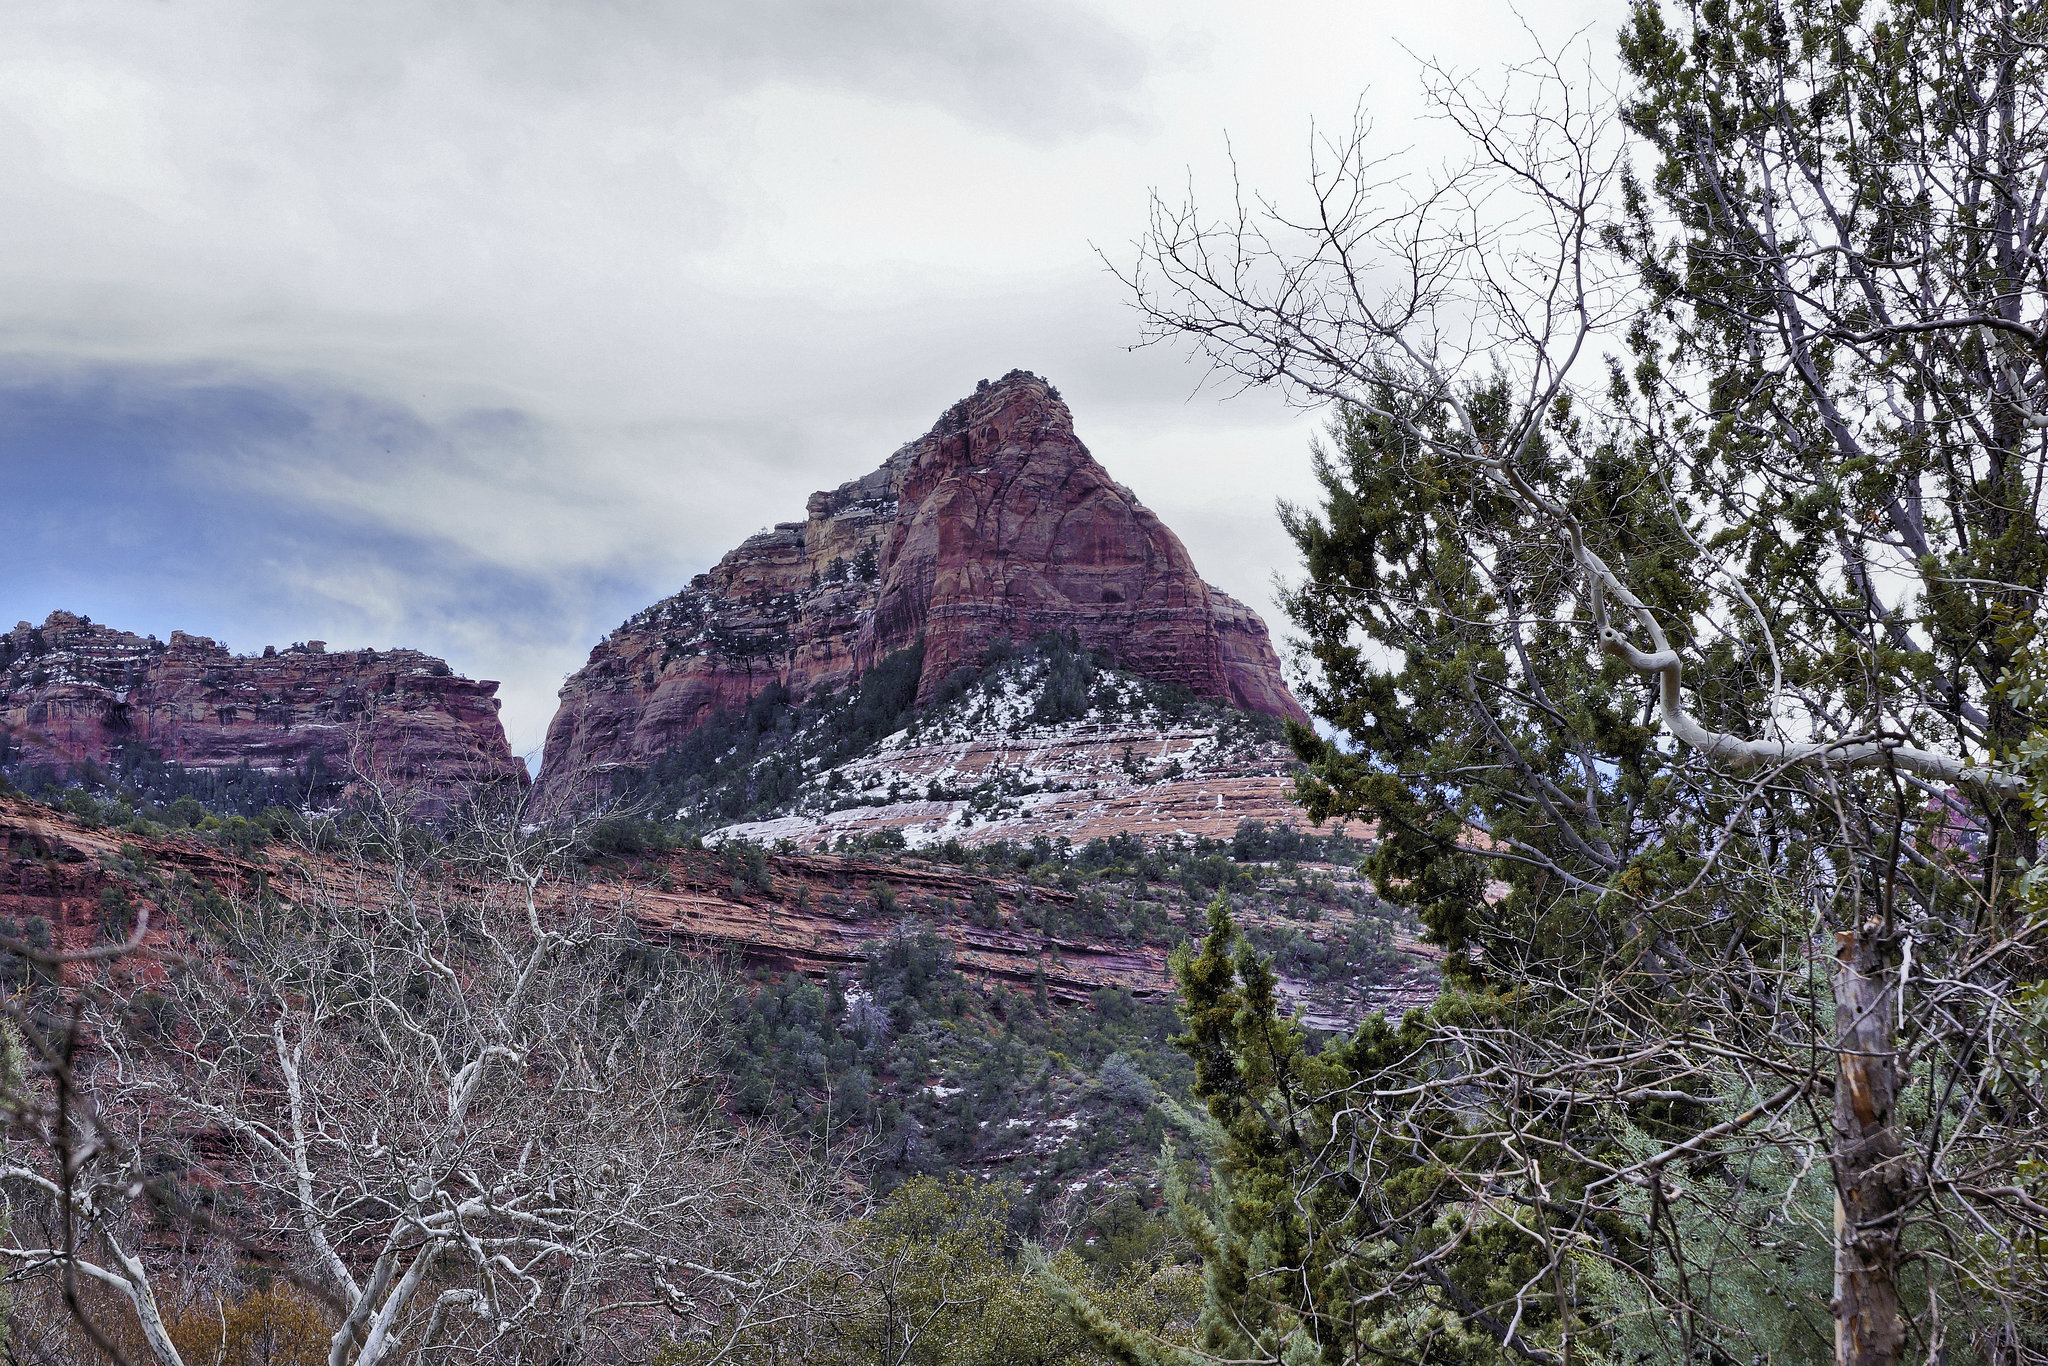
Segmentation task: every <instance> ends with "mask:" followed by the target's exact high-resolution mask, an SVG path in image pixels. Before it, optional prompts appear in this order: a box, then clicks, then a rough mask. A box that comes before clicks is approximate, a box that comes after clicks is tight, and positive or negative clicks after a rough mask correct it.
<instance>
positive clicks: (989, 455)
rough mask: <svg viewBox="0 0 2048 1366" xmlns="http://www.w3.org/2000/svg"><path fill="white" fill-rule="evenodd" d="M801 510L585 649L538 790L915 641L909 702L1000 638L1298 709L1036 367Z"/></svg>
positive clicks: (1258, 707) (1242, 621)
mask: <svg viewBox="0 0 2048 1366" xmlns="http://www.w3.org/2000/svg"><path fill="white" fill-rule="evenodd" d="M806 513H807V518H806V520H805V521H803V522H784V523H781V524H778V525H777V526H776V527H774V528H773V529H772V530H769V531H766V532H762V533H759V534H758V535H755V536H753V537H750V538H748V540H747V541H746V542H745V543H744V544H742V545H741V546H740V547H739V548H738V549H736V550H734V551H733V552H732V553H730V554H728V555H727V556H726V557H725V558H724V559H723V560H721V561H719V563H718V564H717V565H715V566H713V568H712V569H711V570H710V571H709V572H707V573H706V574H703V575H701V576H699V577H698V578H697V579H696V580H694V581H693V582H692V583H691V585H690V586H689V587H688V588H686V589H684V590H683V591H682V592H681V593H678V594H676V595H675V596H673V597H671V598H668V599H665V600H663V601H662V602H660V603H656V604H655V605H654V606H652V607H650V608H647V609H646V610H644V611H642V612H640V613H637V614H635V616H634V617H633V618H632V619H630V620H629V621H628V622H627V623H626V624H625V625H624V626H622V627H621V628H620V630H618V631H616V632H614V633H613V635H612V636H611V637H609V638H608V639H606V640H605V641H603V642H602V643H600V644H599V645H598V647H597V648H596V649H595V650H593V651H592V652H591V656H590V660H589V662H588V663H587V664H586V665H585V666H584V668H583V669H581V670H579V671H578V672H577V673H576V674H574V675H572V676H571V677H570V678H569V680H568V682H567V684H566V685H565V686H564V687H563V689H562V705H561V708H560V710H558V711H557V713H556V715H555V719H554V722H553V724H552V725H551V726H550V727H549V730H548V743H547V751H546V758H545V762H544V764H543V767H542V771H541V778H540V785H541V788H542V791H543V794H544V795H546V796H548V797H550V798H551V799H556V800H565V799H567V798H568V797H569V796H570V794H571V792H572V791H574V790H578V789H580V788H581V786H582V784H583V783H584V782H585V781H586V780H589V781H590V782H591V783H592V784H593V785H596V784H597V782H598V780H599V779H600V777H601V775H603V774H605V773H608V772H609V771H611V770H614V769H618V768H627V769H632V768H639V767H644V766H646V765H648V764H650V763H652V762H653V761H654V760H655V759H657V758H659V757H660V755H661V754H663V753H665V752H667V751H668V750H669V749H672V748H673V747H674V746H675V745H677V744H678V743H679V742H680V741H681V740H682V738H683V737H684V736H686V735H687V734H689V732H691V731H692V730H694V729H695V728H696V727H697V726H699V725H701V724H702V723H703V722H704V721H705V720H707V719H708V718H709V717H710V716H712V715H713V714H714V713H715V712H716V711H718V710H719V709H721V708H724V709H735V708H738V707H740V706H744V705H745V704H746V703H747V702H748V701H749V700H751V699H752V698H753V697H755V696H756V695H758V694H759V693H761V692H762V691H763V690H765V689H767V688H769V687H771V686H779V687H783V688H787V689H789V690H791V691H792V692H795V693H798V694H802V693H807V692H810V691H812V690H814V689H817V688H820V687H831V688H836V687H840V686H842V685H844V684H846V683H849V682H851V681H852V680H853V679H855V678H857V677H859V676H860V675H861V674H862V673H864V672H865V671H866V670H868V669H870V668H873V667H874V666H875V665H876V664H877V663H879V662H880V661H881V660H883V659H885V658H887V657H890V656H892V655H895V654H897V653H899V652H901V651H904V650H908V649H911V648H913V647H917V648H921V650H922V655H921V658H922V671H921V674H920V677H919V681H918V690H917V696H918V700H919V701H920V702H922V701H924V700H926V699H927V698H929V697H930V696H931V695H932V694H933V693H934V692H935V691H936V690H937V689H938V688H939V687H940V685H941V684H943V683H944V682H945V681H946V680H947V679H948V678H949V677H951V676H953V675H954V674H955V673H956V672H958V671H960V670H962V669H965V668H969V667H971V666H972V665H973V664H974V662H975V661H976V660H977V659H979V658H980V656H981V655H982V654H983V653H984V652H985V651H986V650H987V649H988V648H989V647H990V646H991V645H993V644H994V643H996V642H997V641H1000V640H1006V639H1007V640H1012V641H1028V640H1032V639H1035V638H1037V637H1039V636H1041V635H1045V634H1047V633H1058V634H1062V635H1066V636H1070V637H1072V638H1074V639H1075V640H1077V641H1078V642H1079V643H1080V644H1081V645H1082V646H1083V647H1085V648H1086V649H1088V650H1089V651H1091V652H1093V653H1094V654H1096V655H1098V656H1101V657H1104V658H1108V659H1112V660H1114V661H1115V662H1116V664H1117V665H1118V666H1119V667H1121V668H1123V669H1125V670H1128V671H1129V672H1130V673H1132V674H1135V675H1137V676H1139V677H1142V678H1145V679H1148V680H1151V681H1153V682H1156V683H1163V684H1168V685H1171V686H1174V687H1178V688H1181V689H1184V690H1186V691H1187V692H1188V693H1190V694H1192V695H1194V696H1196V697H1200V698H1207V699H1212V700H1215V701H1219V702H1223V703H1225V704H1227V705H1230V706H1233V707H1236V708H1239V709H1241V710H1244V711H1250V712H1258V713H1264V714H1267V715H1274V716H1282V717H1291V718H1296V719H1302V718H1303V717H1304V713H1303V712H1302V710H1301V707H1300V704H1299V703H1297V702H1296V701H1295V700H1294V698H1293V696H1292V695H1291V694H1290V693H1289V692H1288V690H1287V686H1286V684H1285V682H1284V681H1283V680H1282V678H1281V674H1280V663H1279V659H1278V657H1277V656H1276V655H1275V654H1274V652H1273V647H1272V643H1271V641H1270V639H1269V638H1268V637H1267V634H1266V628H1265V624H1264V623H1263V622H1262V621H1260V620H1259V618H1258V616H1257V614H1256V613H1254V612H1252V611H1251V609H1250V608H1248V607H1246V606H1244V605H1243V604H1242V603H1239V602H1237V601H1235V600H1234V599H1232V598H1230V597H1229V596H1228V595H1227V594H1224V593H1222V592H1221V591H1219V590H1217V589H1215V588H1212V587H1210V586H1209V585H1208V584H1206V583H1204V582H1203V581H1202V579H1201V577H1200V575H1199V574H1197V573H1196V572H1195V568H1194V564H1193V561H1192V560H1191V559H1190V558H1189V556H1188V553H1187V550H1186V548H1185V547H1184V546H1183V545H1182V544H1181V542H1180V539H1179V538H1178V537H1177V536H1175V535H1174V534H1173V532H1172V531H1171V530H1169V529H1168V528H1167V527H1166V525H1165V524H1164V523H1163V522H1161V521H1160V520H1159V518H1158V517H1157V516H1156V515H1154V514H1153V513H1152V512H1151V510H1150V509H1148V508H1146V507H1145V506H1144V505H1143V504H1142V503H1140V502H1139V501H1138V500H1137V498H1136V496H1135V495H1133V494H1132V493H1131V491H1130V490H1129V489H1127V488H1125V487H1124V486H1123V485H1121V484H1118V483H1117V482H1116V481H1115V480H1113V479H1111V478H1110V477H1109V474H1108V472H1107V471H1106V470H1104V469H1103V467H1102V466H1101V465H1100V464H1099V463H1098V462H1097V461H1096V459H1095V457H1094V456H1093V455H1092V454H1091V453H1090V452H1089V450H1088V448H1087V447H1086V446H1085V445H1083V444H1082V442H1081V440H1080V438H1079V437H1078V436H1077V435H1076V434H1075V431H1074V422H1073V416H1072V414H1071V413H1070V412H1069V410H1068V408H1067V406H1066V404H1065V403H1064V402H1063V401H1062V400H1061V398H1060V397H1059V392H1058V391H1057V390H1056V389H1054V388H1053V386H1052V385H1051V384H1050V383H1048V382H1047V381H1046V380H1044V379H1043V378H1041V377H1039V376H1037V375H1034V374H1032V373H1030V372H1029V371H1024V370H1013V371H1011V372H1010V373H1009V374H1007V375H1004V376H1003V377H1002V378H1001V379H1000V380H995V381H988V380H983V381H982V382H981V384H980V385H978V386H977V387H976V389H975V391H974V392H973V393H972V394H970V395H968V396H967V397H965V398H963V399H961V400H960V401H959V402H957V403H955V404H953V405H951V406H950V407H948V408H947V409H946V410H945V412H944V413H943V414H942V415H941V416H940V418H939V420H938V421H937V422H936V423H934V424H933V426H932V427H931V429H930V430H929V431H927V432H926V433H925V435H924V436H922V437H919V438H918V439H916V440H914V441H912V442H910V443H909V444H908V445H905V446H903V447H901V448H899V449H898V450H897V451H896V452H895V453H894V454H893V455H891V456H890V457H889V458H888V459H887V460H886V461H884V462H883V463H882V465H881V467H880V468H878V469H876V470H874V471H873V472H872V473H870V474H867V475H865V476H863V477H861V478H859V479H855V480H851V481H849V482H847V483H845V484H842V485H840V486H839V487H838V488H837V489H833V490H829V491H826V492H821V493H817V494H813V495H812V496H811V498H810V500H809V502H808V503H807V504H806Z"/></svg>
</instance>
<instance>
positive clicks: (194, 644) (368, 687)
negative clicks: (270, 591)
mask: <svg viewBox="0 0 2048 1366" xmlns="http://www.w3.org/2000/svg"><path fill="white" fill-rule="evenodd" d="M497 689H498V685H497V684H496V683H480V682H476V681H473V680H471V679H467V678H461V677H458V676H456V675H455V674H454V673H453V672H452V671H451V670H450V669H449V667H448V666H447V664H445V663H444V662H442V661H441V660H439V659H435V658H433V657H432V656H430V655H424V654H421V653H420V652H419V651H417V650H385V651H377V650H351V651H338V652H335V653H332V654H330V653H328V652H327V650H326V647H325V646H324V645H323V644H322V643H321V642H319V641H313V642H310V643H308V644H304V645H294V646H292V647H290V648H289V649H286V650H282V651H280V650H277V649H274V648H272V649H266V650H265V651H264V652H263V654H262V655H260V656H257V655H235V654H230V653H229V652H228V650H227V649H226V647H224V646H222V645H218V644H216V643H215V642H213V641H212V640H209V639H207V638H206V637H204V636H191V635H187V634H185V633H184V632H183V631H173V632H172V633H171V638H170V641H169V643H164V642H161V641H158V640H157V639H156V638H155V637H153V636H150V637H145V636H138V635H134V634H131V633H129V632H126V631H117V630H113V629H111V628H109V627H106V626H101V625H97V624H95V623H92V622H90V621H88V620H86V619H85V618H82V617H78V616H74V615H72V614H71V613H69V612H52V613H51V614H50V616H49V618H48V620H46V621H44V622H43V624H42V625H41V626H40V627H32V626H30V625H29V623H27V622H25V621H24V622H22V623H20V624H19V625H17V626H16V627H15V628H14V629H13V630H12V631H10V632H8V633H6V634H5V635H0V737H4V739H5V740H6V742H7V744H8V746H9V747H11V749H12V750H13V751H14V758H15V762H17V763H28V764H47V765H50V766H52V767H56V768H69V767H71V766H74V765H79V764H88V763H90V764H106V763H109V762H110V761H111V760H112V759H113V757H114V755H115V754H116V753H117V752H118V751H119V750H120V749H121V747H122V746H123V745H126V744H130V743H135V744H140V745H142V746H144V747H146V748H148V749H150V750H153V751H155V752H156V753H157V754H158V755H159V756H161V757H162V758H164V759H166V760H168V761H170V762H173V763H177V764H182V765H184V766H186V767H188V768H197V769H222V768H232V767H235V766H236V765H239V764H243V763H246V764H248V765H249V766H250V767H252V768H257V769H265V770H271V771H281V770H292V769H298V768H300V767H302V766H304V765H306V764H307V763H309V762H310V761H313V760H315V759H318V760H319V761H321V762H323V763H324V764H325V765H326V767H327V768H328V770H329V771H330V772H332V773H334V774H335V775H336V776H337V777H339V776H340V775H342V774H343V773H345V772H346V771H347V769H348V765H349V760H350V748H351V745H352V744H354V745H364V744H366V746H367V748H366V750H365V753H367V755H369V756H370V758H371V759H372V760H373V761H374V762H375V763H376V764H377V765H378V767H379V768H380V769H381V770H382V771H383V772H385V773H388V774H389V775H391V776H393V777H395V778H399V779H401V780H405V781H414V782H421V783H423V784H425V785H426V786H428V787H429V788H431V789H432V790H433V791H434V792H435V793H437V794H441V795H453V794H456V793H458V792H461V791H464V790H467V789H468V788H469V787H470V786H471V785H473V784H475V783H478V782H487V781H498V780H511V781H515V782H522V783H523V782H524V781H525V780H526V769H525V766H524V765H523V764H521V763H520V762H519V760H518V759H516V758H514V757H513V754H512V750H511V746H510V745H508V744H507V743H506V740H505V731H504V728H503V727H502V726H501V725H500V724H499V722H498V701H497V698H496V697H495V696H494V694H495V693H496V692H497Z"/></svg>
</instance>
